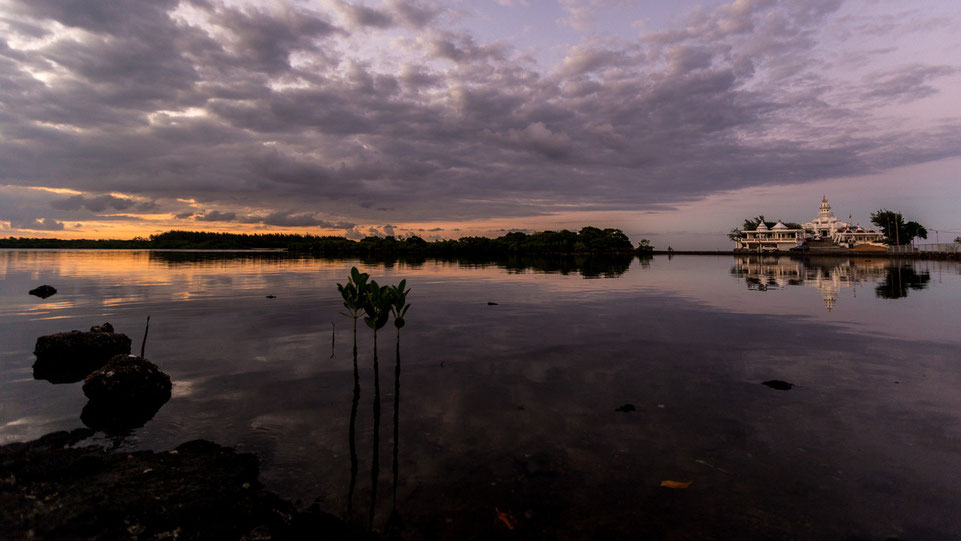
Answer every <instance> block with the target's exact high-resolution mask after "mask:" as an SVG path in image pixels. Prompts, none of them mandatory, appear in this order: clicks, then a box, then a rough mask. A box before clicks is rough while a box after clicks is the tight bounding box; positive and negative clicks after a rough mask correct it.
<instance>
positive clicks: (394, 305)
mask: <svg viewBox="0 0 961 541" xmlns="http://www.w3.org/2000/svg"><path fill="white" fill-rule="evenodd" d="M406 287H407V280H401V281H400V283H399V284H397V285H396V286H391V288H390V312H391V314H393V316H394V327H395V328H396V329H397V342H396V348H395V352H396V357H395V360H394V457H393V459H394V460H393V463H392V473H393V480H394V484H393V487H392V489H393V493H392V495H391V499H390V517H389V518H388V519H387V523H388V529H394V530H399V529H400V528H401V524H400V516H399V515H398V514H397V477H398V461H397V452H398V449H399V445H400V444H399V441H400V329H401V328H402V327H403V326H404V323H405V321H404V316H405V315H406V314H407V310H408V309H410V305H409V304H407V294H408V293H410V290H409V289H406V290H405V289H404V288H406Z"/></svg>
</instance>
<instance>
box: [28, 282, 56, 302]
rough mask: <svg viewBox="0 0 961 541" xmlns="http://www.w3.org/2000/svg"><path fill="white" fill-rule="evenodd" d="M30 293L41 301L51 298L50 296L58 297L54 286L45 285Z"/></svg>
mask: <svg viewBox="0 0 961 541" xmlns="http://www.w3.org/2000/svg"><path fill="white" fill-rule="evenodd" d="M29 293H30V294H31V295H33V296H35V297H40V298H41V299H46V298H47V297H49V296H51V295H56V294H57V288H55V287H53V286H48V285H47V284H44V285H42V286H40V287H38V288H35V289H31V290H30V292H29Z"/></svg>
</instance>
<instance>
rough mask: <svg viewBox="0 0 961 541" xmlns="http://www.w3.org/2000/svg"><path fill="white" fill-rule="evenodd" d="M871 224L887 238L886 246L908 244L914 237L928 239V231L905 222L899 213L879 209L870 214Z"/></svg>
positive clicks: (911, 222) (915, 224) (917, 225)
mask: <svg viewBox="0 0 961 541" xmlns="http://www.w3.org/2000/svg"><path fill="white" fill-rule="evenodd" d="M871 223H872V224H874V225H876V226H878V229H880V230H881V232H882V233H884V236H885V237H887V238H886V239H885V242H887V243H888V244H910V243H911V242H912V241H913V240H914V238H915V237H920V238H922V239H926V238H928V230H927V229H925V228H924V226H923V225H921V224H919V223H918V222H915V221H910V222H905V221H904V217H903V216H901V213H900V212H894V211H891V210H887V209H881V210H879V211H877V212H872V213H871Z"/></svg>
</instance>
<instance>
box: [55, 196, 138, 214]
mask: <svg viewBox="0 0 961 541" xmlns="http://www.w3.org/2000/svg"><path fill="white" fill-rule="evenodd" d="M135 204H136V201H134V200H132V199H126V198H123V197H115V196H113V195H101V196H97V197H84V196H82V195H74V196H72V197H68V198H66V199H61V200H58V201H52V202H51V203H50V206H51V207H53V208H55V209H59V210H79V209H81V208H85V209H87V210H89V211H91V212H103V211H104V210H107V208H108V207H109V208H112V209H114V210H126V209H128V208H130V207H132V206H134V205H135ZM147 205H149V204H147ZM154 205H155V204H154Z"/></svg>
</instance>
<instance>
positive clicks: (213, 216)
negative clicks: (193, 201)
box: [194, 210, 237, 222]
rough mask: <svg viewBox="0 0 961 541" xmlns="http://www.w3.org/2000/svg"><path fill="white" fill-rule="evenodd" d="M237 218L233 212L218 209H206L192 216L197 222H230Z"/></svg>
mask: <svg viewBox="0 0 961 541" xmlns="http://www.w3.org/2000/svg"><path fill="white" fill-rule="evenodd" d="M236 219H237V213H235V212H220V211H219V210H208V211H206V212H204V213H203V214H197V215H196V216H194V220H197V221H198V222H232V221H234V220H236Z"/></svg>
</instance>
